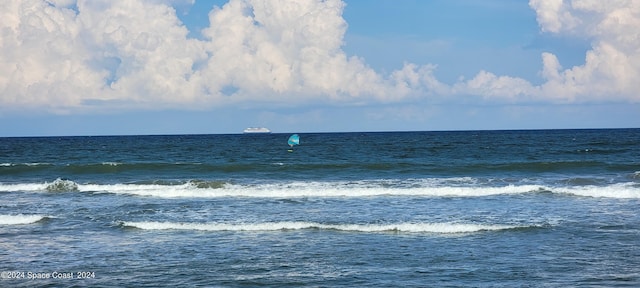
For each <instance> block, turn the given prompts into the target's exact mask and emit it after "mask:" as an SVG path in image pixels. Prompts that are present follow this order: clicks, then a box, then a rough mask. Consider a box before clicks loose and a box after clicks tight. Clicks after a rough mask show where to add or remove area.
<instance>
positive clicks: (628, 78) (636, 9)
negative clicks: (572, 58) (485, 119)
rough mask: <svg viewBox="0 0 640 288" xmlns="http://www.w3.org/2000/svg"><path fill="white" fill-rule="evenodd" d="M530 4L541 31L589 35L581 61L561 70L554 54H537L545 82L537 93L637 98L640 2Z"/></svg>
mask: <svg viewBox="0 0 640 288" xmlns="http://www.w3.org/2000/svg"><path fill="white" fill-rule="evenodd" d="M550 3H553V4H552V5H549V4H550ZM529 5H530V6H531V7H532V8H533V9H534V10H535V11H536V13H537V15H538V22H539V24H540V27H541V29H542V31H549V32H553V33H558V34H568V35H573V36H578V37H587V38H589V39H592V48H591V50H589V51H587V54H586V56H585V63H584V65H580V66H575V67H572V68H569V69H565V70H562V68H561V67H560V64H559V61H558V59H557V57H556V56H555V55H553V54H551V53H544V54H543V55H542V57H543V70H542V76H543V77H544V78H545V79H546V80H547V82H546V83H545V84H543V85H542V86H541V91H540V94H539V97H543V98H555V99H559V100H561V101H603V100H604V101H633V102H638V101H640V83H638V80H637V79H640V49H638V47H640V29H638V27H640V2H639V1H625V0H620V1H587V0H573V1H558V0H556V1H539V0H531V1H530V2H529Z"/></svg>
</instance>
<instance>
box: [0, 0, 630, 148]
mask: <svg viewBox="0 0 640 288" xmlns="http://www.w3.org/2000/svg"><path fill="white" fill-rule="evenodd" d="M599 3H600V2H594V1H579V0H575V1H560V0H554V1H552V0H546V1H542V0H530V1H504V0H485V1H464V0H434V1H419V0H413V1H410V0H403V1H388V0H375V1H354V0H352V1H348V0H345V1H338V0H326V1H321V0H300V1H257V0H255V1H254V0H231V1H222V0H216V1H198V0H196V1H195V2H194V1H191V0H166V1H163V0H153V1H152V0H132V1H107V0H92V1H83V0H80V1H75V0H57V1H54V0H50V1H43V0H24V1H13V2H11V4H9V5H4V6H3V7H2V8H0V17H2V19H3V21H2V23H1V24H0V28H2V29H0V30H1V31H3V33H0V40H1V41H0V123H2V124H1V125H0V137H2V136H55V135H121V134H201V133H202V134H215V133H241V132H242V130H243V129H244V128H246V127H252V126H263V127H268V128H270V129H271V130H272V131H274V132H301V133H304V132H334V131H407V130H419V131H420V130H491V129H561V128H628V127H640V83H639V82H638V81H637V79H640V52H639V51H640V50H638V47H640V35H639V33H640V32H638V31H637V30H638V29H637V27H640V4H637V3H636V2H633V1H615V2H611V3H608V4H607V5H602V4H599ZM5 6H6V7H5ZM5 19H6V20H5Z"/></svg>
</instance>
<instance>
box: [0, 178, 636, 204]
mask: <svg viewBox="0 0 640 288" xmlns="http://www.w3.org/2000/svg"><path fill="white" fill-rule="evenodd" d="M576 182H578V183H582V184H583V185H574V184H575V183H576ZM572 183H573V184H572ZM593 183H594V182H593V181H586V180H580V179H578V180H572V181H571V182H570V183H566V181H565V184H562V185H554V184H550V185H542V184H509V185H500V186H495V185H494V184H492V183H485V182H481V181H478V180H477V179H473V178H446V179H444V178H443V179H388V180H359V181H309V182H302V181H291V182H266V183H265V182H263V183H232V182H227V181H205V180H190V181H176V182H170V181H150V182H140V183H118V184H91V183H89V184H78V183H76V182H74V181H71V180H68V179H56V180H55V181H53V182H45V183H24V184H2V183H0V192H91V193H112V194H122V195H130V196H145V197H160V198H218V197H258V198H299V197H377V196H413V197H486V196H494V195H519V194H527V193H544V194H548V193H551V194H557V195H573V196H580V197H596V198H599V197H601V198H624V199H640V184H638V183H636V182H635V181H634V182H623V183H614V184H607V185H593ZM585 184H586V185H585ZM492 185H493V186H492Z"/></svg>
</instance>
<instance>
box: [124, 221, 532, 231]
mask: <svg viewBox="0 0 640 288" xmlns="http://www.w3.org/2000/svg"><path fill="white" fill-rule="evenodd" d="M120 225H121V226H122V227H130V228H137V229H142V230H196V231H211V232H220V231H231V232H270V231H290V230H333V231H345V232H364V233H385V232H400V233H436V234H461V233H474V232H482V231H498V230H511V229H521V228H528V227H531V226H527V227H523V226H513V225H498V224H470V223H467V224H465V223H398V224H322V223H314V222H266V223H240V224H231V223H185V222H153V221H147V222H121V223H120Z"/></svg>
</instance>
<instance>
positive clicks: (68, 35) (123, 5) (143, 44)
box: [0, 0, 438, 112]
mask: <svg viewBox="0 0 640 288" xmlns="http://www.w3.org/2000/svg"><path fill="white" fill-rule="evenodd" d="M175 2H180V1H177V0H175V1H161V0H132V1H110V0H91V1H88V0H79V1H77V2H74V1H69V0H65V1H62V0H59V1H44V0H23V1H11V2H10V3H7V5H3V6H2V7H1V8H0V17H2V19H3V21H2V22H1V23H0V31H1V32H0V33H1V34H0V52H1V53H0V103H1V104H2V106H3V107H4V108H7V107H17V108H18V109H19V108H24V107H45V108H47V109H51V110H53V111H59V112H65V111H73V110H74V109H87V108H90V107H99V108H103V109H104V108H116V109H117V108H120V107H176V106H185V107H207V106H212V105H225V104H230V103H239V102H243V101H244V102H274V103H280V102H284V103H287V102H291V101H293V102H300V101H317V100H320V101H336V102H341V103H358V102H366V101H368V100H371V99H374V100H376V101H394V100H397V99H400V98H403V97H406V96H409V95H418V93H417V90H416V89H418V88H420V87H422V86H423V85H422V83H421V82H422V81H423V80H424V81H427V82H429V83H432V84H430V85H438V84H437V80H435V78H433V77H432V76H431V75H430V74H429V71H426V72H427V73H424V72H425V71H424V68H420V67H417V66H415V65H413V64H407V65H406V66H405V67H403V68H402V69H400V70H398V71H395V72H393V75H392V76H390V77H385V76H383V75H381V74H379V73H377V72H376V71H374V70H373V69H371V68H370V67H369V66H368V65H367V64H366V63H365V62H364V61H363V60H362V59H361V58H358V57H348V56H347V55H346V54H345V53H344V51H342V49H341V47H342V45H343V42H342V41H343V37H344V33H345V31H346V29H347V23H346V22H345V20H344V19H343V18H342V11H343V9H344V5H345V4H344V3H343V2H342V1H340V0H325V1H321V0H302V1H297V0H296V1H294V0H288V1H264V0H231V1H229V2H228V3H227V4H225V5H224V6H223V7H216V8H214V9H213V10H212V11H211V12H210V13H209V20H210V27H208V28H206V29H204V30H203V33H202V35H203V36H204V39H201V40H198V39H191V38H189V37H188V36H187V35H188V33H189V31H188V30H187V29H186V28H185V26H184V25H182V23H181V22H180V21H179V19H178V18H177V17H176V13H175V10H174V9H173V8H172V7H171V4H175ZM182 2H184V1H182ZM427 70H429V69H427ZM433 83H435V84H433Z"/></svg>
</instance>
